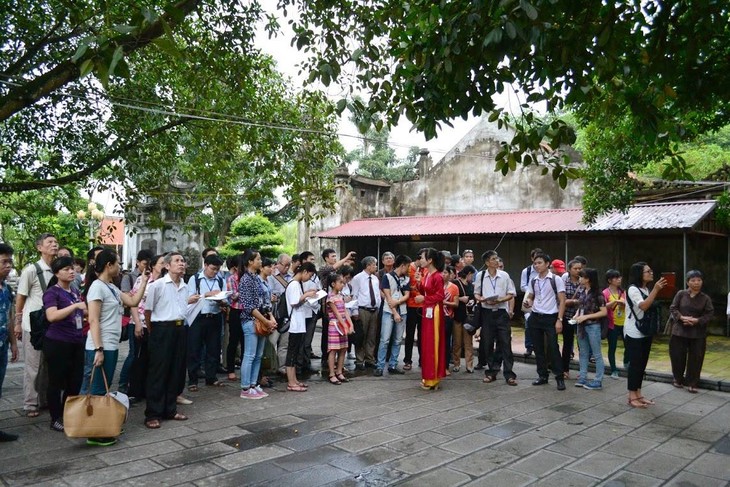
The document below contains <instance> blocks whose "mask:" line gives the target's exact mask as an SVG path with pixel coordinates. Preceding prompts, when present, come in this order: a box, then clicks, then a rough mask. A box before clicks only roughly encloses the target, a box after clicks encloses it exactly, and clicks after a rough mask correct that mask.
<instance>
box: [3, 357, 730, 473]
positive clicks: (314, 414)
mask: <svg viewBox="0 0 730 487" xmlns="http://www.w3.org/2000/svg"><path fill="white" fill-rule="evenodd" d="M463 370H464V369H463V368H462V372H460V373H457V374H454V375H452V376H451V377H449V378H446V379H445V380H444V381H443V382H442V385H443V388H442V390H441V391H437V392H424V391H422V390H421V389H420V388H419V387H418V385H419V379H420V375H419V372H418V369H414V370H413V371H412V372H410V373H408V374H407V375H404V376H395V377H387V372H386V377H383V378H375V377H372V376H371V375H370V373H368V374H367V375H364V376H359V377H356V378H354V379H353V380H352V382H350V383H347V384H342V385H340V386H334V385H330V384H328V383H327V382H326V381H323V380H321V379H320V378H319V377H318V376H315V377H313V378H312V379H311V380H310V384H311V386H310V391H309V392H307V393H293V392H284V390H285V387H284V386H285V384H283V383H277V384H276V386H275V388H274V390H273V391H272V390H269V393H270V397H269V398H267V399H264V400H259V401H250V400H242V399H239V397H238V389H237V387H236V385H235V384H232V385H231V386H230V387H227V388H205V387H203V388H202V389H201V391H200V392H198V393H195V394H189V396H190V397H191V398H192V399H193V400H194V401H195V403H194V404H193V405H191V406H181V408H180V409H181V411H182V412H184V413H185V414H187V415H189V416H190V420H189V421H185V422H164V423H163V426H162V429H160V430H156V431H152V430H148V429H146V428H145V427H144V425H143V424H142V418H143V409H144V406H143V405H137V406H135V407H133V408H132V410H131V412H130V420H129V422H128V423H127V425H126V426H125V429H126V432H125V433H124V434H123V435H122V437H121V438H120V441H119V443H118V444H117V445H115V446H112V447H107V448H101V447H88V446H86V445H85V443H84V441H82V440H72V439H68V438H66V437H65V436H64V435H63V434H61V433H56V432H53V431H51V430H50V429H49V419H48V415H47V412H44V413H43V414H42V415H41V416H40V417H39V418H34V419H29V418H26V417H25V416H23V415H22V411H21V410H20V409H19V406H20V404H21V403H22V401H21V397H22V369H21V367H20V366H19V365H17V364H15V365H13V366H11V368H10V370H9V371H8V376H7V377H6V381H5V386H4V388H3V398H2V400H0V429H2V430H4V431H8V432H12V433H17V434H19V435H21V438H20V440H18V441H16V442H14V443H0V483H2V484H3V485H34V486H41V485H54V486H59V485H78V486H94V485H120V486H121V485H128V486H144V485H153V486H167V485H189V486H192V485H195V486H207V485H211V486H226V485H231V486H240V485H253V484H262V485H271V486H278V485H281V486H286V487H292V486H297V487H298V486H309V485H311V486H322V485H339V486H384V485H392V484H398V485H415V486H431V485H433V486H452V485H454V486H455V485H469V486H471V485H485V486H501V485H505V486H519V485H531V484H532V485H539V486H550V485H556V486H563V487H565V486H583V485H611V486H623V485H626V486H650V485H678V486H679V485H681V486H692V485H696V486H702V487H709V486H720V485H728V480H730V394H728V393H722V392H713V391H707V390H701V391H700V393H699V394H694V395H693V394H688V393H687V391H686V390H679V389H675V388H673V387H672V386H671V384H667V383H660V382H645V384H644V389H643V392H644V395H645V396H646V397H649V398H653V399H655V400H656V403H657V404H656V405H655V406H652V407H650V408H649V409H646V410H639V409H631V408H629V407H628V406H627V404H626V382H625V379H621V380H612V379H606V380H605V381H604V389H603V390H602V391H587V390H584V389H578V388H575V387H573V384H574V381H568V382H567V385H568V389H567V390H566V391H564V392H558V391H557V390H556V389H555V383H554V381H552V380H551V383H550V385H547V386H539V387H534V386H531V385H530V382H531V380H532V379H533V378H534V377H535V370H534V366H533V365H530V364H526V363H518V364H516V372H517V374H518V379H519V381H520V382H519V385H518V386H517V387H510V386H507V385H506V384H505V383H504V382H503V381H501V380H500V381H498V382H496V383H493V384H488V385H487V384H482V382H481V379H482V376H481V375H480V374H479V373H478V372H477V373H475V374H466V373H464V372H463ZM573 375H575V374H573Z"/></svg>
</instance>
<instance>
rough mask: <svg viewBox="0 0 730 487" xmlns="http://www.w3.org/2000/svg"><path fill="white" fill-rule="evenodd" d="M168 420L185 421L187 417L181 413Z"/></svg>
mask: <svg viewBox="0 0 730 487" xmlns="http://www.w3.org/2000/svg"><path fill="white" fill-rule="evenodd" d="M168 419H171V420H173V421H187V420H188V417H187V416H185V415H184V414H182V413H175V416H173V417H171V418H168Z"/></svg>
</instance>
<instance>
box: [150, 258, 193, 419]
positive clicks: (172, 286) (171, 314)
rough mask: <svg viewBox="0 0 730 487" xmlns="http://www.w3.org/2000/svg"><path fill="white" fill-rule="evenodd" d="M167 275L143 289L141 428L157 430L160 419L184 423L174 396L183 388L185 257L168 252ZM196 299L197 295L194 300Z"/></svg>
mask: <svg viewBox="0 0 730 487" xmlns="http://www.w3.org/2000/svg"><path fill="white" fill-rule="evenodd" d="M164 262H165V267H166V268H167V271H168V272H167V274H166V275H165V277H162V278H160V279H157V280H156V281H155V282H153V283H152V285H151V286H150V287H149V288H148V289H147V297H146V299H145V311H144V315H145V323H147V330H148V331H149V341H148V343H149V352H150V358H149V372H148V375H147V408H146V409H145V413H144V414H145V426H147V427H148V428H150V429H157V428H159V427H160V421H161V420H163V419H174V420H176V421H184V420H186V419H188V418H187V416H185V415H184V414H180V413H178V412H177V396H178V394H180V393H181V392H182V390H183V388H184V387H185V361H186V358H187V346H186V345H187V329H186V327H185V315H186V313H187V306H188V304H190V303H189V301H190V300H191V299H192V300H193V301H197V299H195V298H190V297H189V294H190V293H189V290H188V287H187V286H186V285H185V281H184V280H183V275H184V274H185V258H184V257H183V256H182V254H180V253H179V252H170V253H169V254H167V255H166V256H165V259H164ZM197 298H198V299H199V296H198V297H197Z"/></svg>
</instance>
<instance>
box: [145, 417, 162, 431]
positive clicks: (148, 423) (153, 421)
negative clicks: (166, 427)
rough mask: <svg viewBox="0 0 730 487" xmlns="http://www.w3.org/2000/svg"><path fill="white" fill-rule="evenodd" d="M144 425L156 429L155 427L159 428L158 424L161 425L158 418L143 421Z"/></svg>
mask: <svg viewBox="0 0 730 487" xmlns="http://www.w3.org/2000/svg"><path fill="white" fill-rule="evenodd" d="M144 425H145V426H146V427H147V428H149V429H151V430H156V429H159V428H160V426H162V425H161V424H160V420H159V419H150V420H148V421H145V422H144Z"/></svg>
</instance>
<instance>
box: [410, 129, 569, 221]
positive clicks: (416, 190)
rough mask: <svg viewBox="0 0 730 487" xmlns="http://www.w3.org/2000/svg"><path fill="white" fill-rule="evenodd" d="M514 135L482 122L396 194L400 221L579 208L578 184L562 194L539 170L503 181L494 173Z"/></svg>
mask: <svg viewBox="0 0 730 487" xmlns="http://www.w3.org/2000/svg"><path fill="white" fill-rule="evenodd" d="M512 135H513V134H512V132H511V131H506V130H498V129H497V128H496V126H495V125H494V124H491V123H489V122H487V121H486V119H482V120H481V121H480V122H479V124H478V125H477V126H476V127H475V128H474V129H473V130H472V131H471V132H469V134H467V136H466V137H464V138H463V139H462V140H461V141H460V142H459V143H458V144H457V145H456V146H455V147H454V149H452V150H451V151H450V152H449V153H448V154H446V156H445V157H444V158H443V159H442V160H441V161H440V162H439V163H438V164H437V165H436V166H434V167H433V168H432V169H431V170H430V171H429V172H428V174H427V176H426V178H425V179H424V180H416V181H407V182H404V183H402V186H403V188H402V190H401V191H398V192H397V193H398V195H397V196H398V197H400V198H402V200H401V202H400V206H401V213H400V215H404V216H406V215H407V216H415V215H443V214H455V213H471V212H488V211H507V210H523V209H547V208H577V207H579V206H580V205H581V197H582V193H583V185H582V183H581V182H580V181H569V182H568V186H567V187H566V189H564V190H561V189H560V187H559V186H558V184H557V183H556V182H555V181H554V180H553V179H552V177H551V176H549V175H545V176H543V175H542V174H541V171H542V168H540V167H537V166H529V167H518V168H517V170H516V171H512V172H509V173H508V174H507V175H506V176H502V173H501V172H495V171H494V168H495V167H496V163H495V158H496V156H497V153H498V152H499V151H500V150H501V146H500V142H501V141H506V140H507V138H511V137H512ZM401 195H402V196H401Z"/></svg>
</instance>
